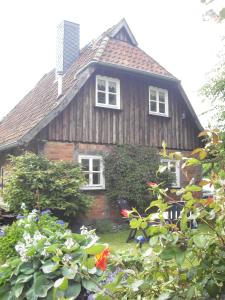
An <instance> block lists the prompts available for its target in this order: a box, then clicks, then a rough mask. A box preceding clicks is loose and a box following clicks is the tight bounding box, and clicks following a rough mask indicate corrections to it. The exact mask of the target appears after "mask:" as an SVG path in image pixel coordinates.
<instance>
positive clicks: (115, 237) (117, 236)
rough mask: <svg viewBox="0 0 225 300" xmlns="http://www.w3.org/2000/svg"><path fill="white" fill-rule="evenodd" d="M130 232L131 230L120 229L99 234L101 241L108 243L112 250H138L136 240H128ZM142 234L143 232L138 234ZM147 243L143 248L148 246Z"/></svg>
mask: <svg viewBox="0 0 225 300" xmlns="http://www.w3.org/2000/svg"><path fill="white" fill-rule="evenodd" d="M129 233H130V230H120V231H118V232H110V233H102V234H99V237H100V240H99V242H100V243H107V244H109V247H110V249H111V250H113V251H115V250H117V251H118V250H134V251H135V250H136V249H137V243H136V241H135V240H132V241H130V242H129V243H127V242H126V240H127V237H128V235H129ZM138 235H142V234H141V233H139V232H138V233H137V235H136V236H138ZM146 245H147V243H145V244H144V246H143V248H146Z"/></svg>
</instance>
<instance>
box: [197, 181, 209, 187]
mask: <svg viewBox="0 0 225 300" xmlns="http://www.w3.org/2000/svg"><path fill="white" fill-rule="evenodd" d="M210 183H211V181H210V180H201V181H200V182H199V185H200V186H205V185H207V184H210Z"/></svg>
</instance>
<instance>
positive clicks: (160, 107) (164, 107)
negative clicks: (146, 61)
mask: <svg viewBox="0 0 225 300" xmlns="http://www.w3.org/2000/svg"><path fill="white" fill-rule="evenodd" d="M149 114H151V115H160V116H164V117H168V115H169V112H168V91H167V90H164V89H160V88H157V87H154V86H150V87H149Z"/></svg>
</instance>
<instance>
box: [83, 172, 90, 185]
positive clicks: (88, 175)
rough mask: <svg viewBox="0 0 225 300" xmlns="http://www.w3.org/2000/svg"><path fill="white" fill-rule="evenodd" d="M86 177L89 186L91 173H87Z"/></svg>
mask: <svg viewBox="0 0 225 300" xmlns="http://www.w3.org/2000/svg"><path fill="white" fill-rule="evenodd" d="M84 177H85V180H86V182H87V185H89V184H90V181H89V177H90V174H89V173H85V174H84Z"/></svg>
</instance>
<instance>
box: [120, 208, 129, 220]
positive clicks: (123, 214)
mask: <svg viewBox="0 0 225 300" xmlns="http://www.w3.org/2000/svg"><path fill="white" fill-rule="evenodd" d="M120 213H121V215H122V216H124V217H125V218H129V215H130V213H131V211H130V210H127V209H122V210H121V211H120Z"/></svg>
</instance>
